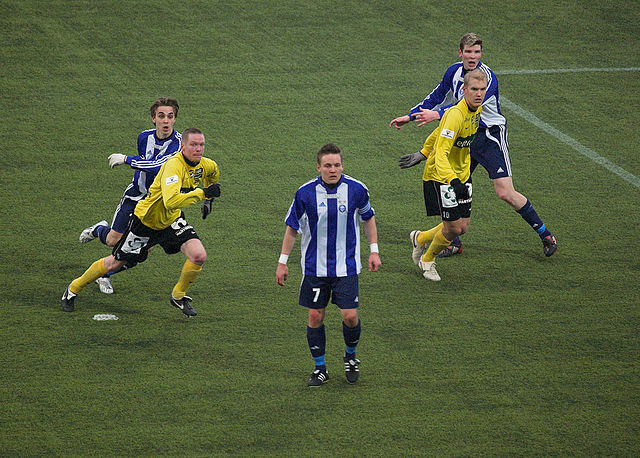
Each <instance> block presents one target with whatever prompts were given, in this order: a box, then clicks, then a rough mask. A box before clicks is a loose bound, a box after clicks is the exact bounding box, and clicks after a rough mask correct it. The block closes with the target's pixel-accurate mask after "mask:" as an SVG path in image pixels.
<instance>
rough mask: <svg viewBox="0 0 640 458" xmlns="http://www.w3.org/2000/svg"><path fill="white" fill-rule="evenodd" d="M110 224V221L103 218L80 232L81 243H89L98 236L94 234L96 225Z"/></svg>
mask: <svg viewBox="0 0 640 458" xmlns="http://www.w3.org/2000/svg"><path fill="white" fill-rule="evenodd" d="M108 225H109V223H107V222H106V221H105V220H102V221H100V222H99V223H96V224H94V225H93V226H89V227H88V228H86V229H85V230H84V231H82V232H80V243H87V242H90V241H92V240H93V239H95V238H96V236H95V235H93V230H94V229H95V228H96V227H98V226H108Z"/></svg>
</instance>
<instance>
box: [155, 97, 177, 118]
mask: <svg viewBox="0 0 640 458" xmlns="http://www.w3.org/2000/svg"><path fill="white" fill-rule="evenodd" d="M158 107H173V114H174V115H175V117H176V118H177V117H178V108H180V106H179V105H178V101H177V100H176V99H174V98H173V97H160V98H158V100H156V101H155V102H153V105H151V108H149V111H151V117H152V118H155V116H156V111H157V110H158Z"/></svg>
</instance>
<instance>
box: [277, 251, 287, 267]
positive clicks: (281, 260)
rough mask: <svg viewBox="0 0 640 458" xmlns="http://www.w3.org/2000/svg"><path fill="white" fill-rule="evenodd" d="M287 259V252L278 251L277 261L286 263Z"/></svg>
mask: <svg viewBox="0 0 640 458" xmlns="http://www.w3.org/2000/svg"><path fill="white" fill-rule="evenodd" d="M288 260H289V255H288V254H282V253H280V259H278V262H279V263H280V264H285V265H286V264H287V261H288Z"/></svg>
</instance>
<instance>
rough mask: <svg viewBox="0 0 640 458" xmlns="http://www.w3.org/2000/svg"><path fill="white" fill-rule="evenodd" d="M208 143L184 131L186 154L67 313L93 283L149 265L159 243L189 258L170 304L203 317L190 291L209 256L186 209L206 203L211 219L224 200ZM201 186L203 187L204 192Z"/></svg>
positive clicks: (83, 279) (71, 294)
mask: <svg viewBox="0 0 640 458" xmlns="http://www.w3.org/2000/svg"><path fill="white" fill-rule="evenodd" d="M204 142H205V140H204V134H203V133H202V132H201V131H200V130H198V129H195V128H190V129H187V130H185V131H184V132H183V134H182V150H181V152H180V153H178V154H175V155H174V156H173V157H171V158H170V159H169V160H168V161H167V162H165V164H164V165H163V166H162V168H161V169H160V172H159V173H158V175H156V178H155V180H154V181H153V183H152V185H151V187H150V188H149V194H148V195H147V197H146V198H145V199H144V200H141V201H140V202H138V204H137V205H136V207H135V210H134V212H133V215H132V216H131V220H130V221H129V225H128V226H127V229H126V230H125V232H124V234H123V235H122V237H121V238H120V240H119V241H118V243H116V245H115V246H114V248H113V253H112V254H111V255H110V256H108V257H106V258H102V259H99V260H97V261H96V262H94V263H93V264H91V266H90V267H89V268H88V269H87V270H86V271H85V273H84V274H82V276H80V277H78V278H76V279H75V280H73V281H72V282H71V284H69V286H68V287H67V289H66V290H65V292H64V294H63V296H62V310H63V311H65V312H73V310H74V301H75V298H76V295H78V294H79V293H80V291H82V289H83V288H84V287H85V286H87V285H88V284H89V283H91V282H93V281H95V280H96V279H97V278H100V277H101V276H102V275H104V274H106V273H107V272H113V271H117V270H119V269H120V268H122V266H124V265H125V263H140V262H143V261H145V260H146V259H147V253H148V251H149V249H150V248H151V247H152V246H154V245H156V244H157V245H160V246H161V247H162V248H163V249H164V251H165V253H167V254H175V253H178V252H180V251H182V252H183V253H184V254H185V256H186V257H187V260H186V261H185V263H184V266H183V268H182V272H181V274H180V278H179V279H178V283H176V285H175V286H174V288H173V291H172V293H171V299H170V303H171V305H173V306H174V307H177V308H179V309H180V310H182V313H184V314H185V315H187V316H195V315H197V312H196V310H195V309H194V308H193V306H192V305H191V301H192V299H191V298H190V297H189V296H187V295H186V292H187V289H188V288H189V287H190V286H191V284H192V283H193V282H194V280H195V279H196V277H197V276H198V274H199V273H200V271H201V270H202V265H203V264H204V262H205V260H206V258H207V252H206V251H205V249H204V246H203V245H202V242H201V241H200V239H199V238H198V235H197V234H196V232H195V230H194V229H193V226H190V225H189V224H188V223H187V221H186V219H185V216H184V213H183V212H182V209H183V208H185V207H188V206H189V205H192V204H195V203H196V202H200V201H202V200H204V202H203V205H202V218H203V219H205V218H206V217H207V215H208V214H209V213H210V212H211V201H212V200H213V198H215V197H219V196H220V185H219V184H218V180H219V176H220V171H219V169H218V165H217V164H216V163H215V161H213V160H211V159H208V158H206V157H203V156H202V154H203V152H204ZM201 184H202V186H203V188H200V187H199V185H201Z"/></svg>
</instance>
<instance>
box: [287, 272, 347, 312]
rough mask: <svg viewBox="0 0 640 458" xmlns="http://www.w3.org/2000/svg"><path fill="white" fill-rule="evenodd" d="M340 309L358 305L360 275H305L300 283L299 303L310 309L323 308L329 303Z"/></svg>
mask: <svg viewBox="0 0 640 458" xmlns="http://www.w3.org/2000/svg"><path fill="white" fill-rule="evenodd" d="M330 296H331V303H333V304H335V305H337V306H338V308H340V309H355V308H357V307H358V276H357V275H349V276H347V277H310V276H308V275H305V276H304V277H303V278H302V283H301V284H300V300H299V301H298V303H299V304H300V305H302V306H304V307H307V308H310V309H323V308H325V307H326V306H327V304H328V303H329V297H330Z"/></svg>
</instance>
